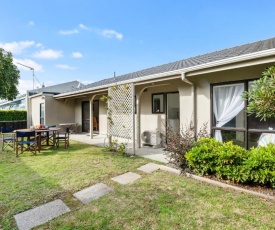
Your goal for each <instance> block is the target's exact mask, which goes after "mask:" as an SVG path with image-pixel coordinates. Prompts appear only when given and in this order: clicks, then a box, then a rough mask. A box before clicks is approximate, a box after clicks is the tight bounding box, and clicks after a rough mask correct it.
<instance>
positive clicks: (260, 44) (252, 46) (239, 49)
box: [72, 37, 275, 92]
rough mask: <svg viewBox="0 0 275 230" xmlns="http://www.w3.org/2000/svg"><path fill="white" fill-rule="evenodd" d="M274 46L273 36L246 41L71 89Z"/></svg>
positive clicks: (89, 86) (86, 87)
mask: <svg viewBox="0 0 275 230" xmlns="http://www.w3.org/2000/svg"><path fill="white" fill-rule="evenodd" d="M273 48H275V37H274V38H270V39H266V40H263V41H257V42H253V43H248V44H245V45H240V46H235V47H233V48H228V49H223V50H219V51H215V52H211V53H207V54H203V55H199V56H195V57H191V58H187V59H183V60H180V61H175V62H171V63H168V64H164V65H159V66H155V67H152V68H148V69H144V70H140V71H137V72H133V73H128V74H124V75H121V76H117V77H112V78H108V79H104V80H101V81H98V82H94V83H91V84H89V85H85V86H83V87H80V88H79V89H74V90H72V92H73V91H81V90H86V89H88V88H94V87H99V86H104V85H108V84H112V83H118V82H122V81H125V80H131V79H135V78H139V77H144V76H149V75H153V74H159V73H165V72H169V71H174V70H179V69H184V68H188V67H192V66H197V65H201V64H206V63H210V62H214V61H219V60H223V59H227V58H232V57H237V56H242V55H245V54H251V53H256V52H259V51H264V50H269V49H273Z"/></svg>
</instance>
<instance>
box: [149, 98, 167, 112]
mask: <svg viewBox="0 0 275 230" xmlns="http://www.w3.org/2000/svg"><path fill="white" fill-rule="evenodd" d="M155 95H162V96H163V102H162V106H163V111H160V112H155V111H154V96H155ZM165 98H166V97H165V93H153V94H152V97H151V102H152V103H151V109H152V114H165V113H166V106H165V105H166V104H165Z"/></svg>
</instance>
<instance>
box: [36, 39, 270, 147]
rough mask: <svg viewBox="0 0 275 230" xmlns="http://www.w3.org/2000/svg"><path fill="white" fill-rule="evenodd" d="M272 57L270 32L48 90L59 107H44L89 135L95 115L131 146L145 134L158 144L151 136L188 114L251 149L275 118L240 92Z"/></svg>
mask: <svg viewBox="0 0 275 230" xmlns="http://www.w3.org/2000/svg"><path fill="white" fill-rule="evenodd" d="M274 64H275V38H270V39H267V40H263V41H257V42H253V43H249V44H245V45H240V46H236V47H233V48H228V49H224V50H220V51H216V52H211V53H207V54H203V55H199V56H195V57H191V58H187V59H184V60H180V61H176V62H171V63H168V64H164V65H160V66H156V67H152V68H148V69H144V70H140V71H137V72H133V73H129V74H125V75H121V76H118V77H112V78H108V79H104V80H101V81H98V82H95V83H92V84H89V85H86V86H83V87H80V88H77V89H73V90H71V91H68V92H65V93H60V94H57V95H54V96H53V97H52V98H51V102H53V101H55V103H57V104H58V108H55V109H56V110H53V107H50V109H51V112H48V111H47V108H46V107H45V114H48V113H51V116H55V113H59V116H63V119H64V121H65V120H70V121H71V120H74V122H77V123H78V124H80V126H79V130H78V131H83V132H90V135H91V138H93V132H94V130H95V128H96V127H94V126H95V125H94V121H96V123H97V124H98V132H99V133H100V134H106V135H112V136H118V137H123V138H127V139H133V140H135V142H134V143H136V144H137V146H138V147H140V146H141V144H142V143H143V142H145V143H146V139H147V140H148V138H149V139H150V140H149V144H150V143H151V142H152V143H151V144H152V145H155V144H156V145H158V144H159V143H158V139H159V138H156V136H158V133H159V132H161V133H165V132H166V128H167V125H170V126H171V127H172V128H174V129H177V128H178V127H179V126H180V125H184V124H186V123H187V122H190V120H193V121H194V122H195V124H196V129H197V130H198V129H199V128H200V127H201V126H202V125H203V123H205V122H207V123H208V129H209V132H211V134H212V135H213V136H214V137H215V138H216V139H219V140H221V141H228V140H232V141H233V142H234V143H236V144H238V145H240V146H243V147H245V148H250V147H252V146H256V145H257V141H258V140H259V137H260V135H261V134H262V133H264V132H265V131H266V130H267V129H268V127H272V126H274V124H275V123H274V121H272V120H270V121H267V122H265V123H263V122H261V121H260V120H259V119H257V118H255V117H253V116H248V115H247V113H246V110H245V105H246V102H245V101H243V100H242V98H241V94H242V92H243V91H244V90H247V89H249V87H250V83H251V82H253V80H254V79H257V78H259V77H260V76H261V73H262V71H263V70H265V68H267V67H269V66H272V65H274ZM102 97H104V98H105V99H107V100H108V102H107V104H106V101H102V100H101V98H102ZM40 100H41V99H40ZM106 105H107V107H108V110H106V108H105V107H106ZM91 114H92V116H91ZM45 117H46V115H45ZM108 121H111V123H110V122H108ZM52 122H53V121H52ZM108 124H109V125H108ZM148 133H149V134H150V135H149V136H148V135H147V134H148ZM161 144H162V145H164V144H165V140H164V139H162V140H161Z"/></svg>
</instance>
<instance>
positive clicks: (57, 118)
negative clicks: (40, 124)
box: [45, 95, 75, 126]
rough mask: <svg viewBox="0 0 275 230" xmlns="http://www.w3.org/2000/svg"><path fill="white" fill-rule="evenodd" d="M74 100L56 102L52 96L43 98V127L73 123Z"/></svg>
mask: <svg viewBox="0 0 275 230" xmlns="http://www.w3.org/2000/svg"><path fill="white" fill-rule="evenodd" d="M74 106H75V101H74V99H71V100H66V101H64V100H56V99H54V98H53V97H52V96H47V95H46V96H45V125H57V126H58V125H59V124H61V123H73V122H75V114H74Z"/></svg>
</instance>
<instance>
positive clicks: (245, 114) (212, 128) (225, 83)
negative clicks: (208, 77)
mask: <svg viewBox="0 0 275 230" xmlns="http://www.w3.org/2000/svg"><path fill="white" fill-rule="evenodd" d="M257 79H259V78H252V79H246V80H239V81H227V82H219V83H213V84H210V100H211V101H210V109H211V111H210V113H211V114H210V116H211V119H210V128H211V137H214V131H215V130H224V131H236V132H244V135H245V148H246V149H248V135H249V133H263V132H264V133H275V130H262V129H248V119H247V116H248V115H247V110H246V107H247V101H245V102H244V122H245V124H244V126H245V127H244V128H234V127H214V126H213V119H214V113H213V87H214V86H219V85H225V86H226V85H232V84H238V83H243V84H244V90H245V91H247V90H248V83H249V82H250V81H254V80H257Z"/></svg>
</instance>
